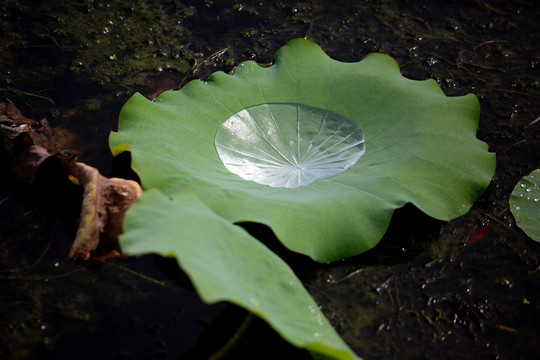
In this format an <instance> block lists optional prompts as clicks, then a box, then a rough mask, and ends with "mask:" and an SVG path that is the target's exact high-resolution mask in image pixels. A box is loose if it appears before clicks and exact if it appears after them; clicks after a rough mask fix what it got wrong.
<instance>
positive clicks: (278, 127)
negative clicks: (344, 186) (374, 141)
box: [215, 103, 366, 188]
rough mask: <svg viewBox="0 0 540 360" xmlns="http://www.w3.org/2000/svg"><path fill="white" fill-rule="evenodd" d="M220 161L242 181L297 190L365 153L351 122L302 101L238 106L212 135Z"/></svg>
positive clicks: (343, 168)
mask: <svg viewBox="0 0 540 360" xmlns="http://www.w3.org/2000/svg"><path fill="white" fill-rule="evenodd" d="M215 146H216V151H217V153H218V156H219V158H220V159H221V161H222V162H223V165H225V167H226V168H227V169H228V170H229V171H231V172H232V173H234V174H236V175H238V176H240V177H241V178H243V179H245V180H250V181H254V182H256V183H259V184H263V185H268V186H271V187H284V188H297V187H302V186H306V185H309V184H312V183H313V182H315V181H317V180H320V179H324V178H329V177H332V176H335V175H338V174H341V173H342V172H344V171H346V170H347V169H349V168H350V167H351V166H353V165H354V164H356V162H357V161H358V159H360V157H362V155H363V154H364V153H365V151H366V148H365V143H364V134H363V133H362V131H361V130H360V128H358V126H357V125H356V124H355V123H354V122H352V121H351V120H349V119H347V118H345V117H343V116H341V115H339V114H337V113H335V112H332V111H329V110H325V109H320V108H316V107H312V106H307V105H302V104H290V103H271V104H262V105H256V106H252V107H248V108H246V109H243V110H241V111H239V112H237V113H236V114H234V115H233V116H231V117H230V118H228V119H227V120H226V121H225V122H223V123H222V124H221V125H220V126H219V128H218V130H217V132H216V137H215Z"/></svg>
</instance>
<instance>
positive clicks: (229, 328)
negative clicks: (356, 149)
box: [0, 0, 540, 360]
mask: <svg viewBox="0 0 540 360" xmlns="http://www.w3.org/2000/svg"><path fill="white" fill-rule="evenodd" d="M539 15H540V12H539V10H538V6H535V5H534V4H533V2H529V1H514V2H507V1H496V0H493V1H481V0H480V1H465V0H461V1H445V2H422V1H406V0H388V1H340V0H337V1H332V2H326V1H304V2H292V1H263V2H261V1H243V2H232V1H219V0H215V1H212V0H206V1H203V0H201V1H196V0H191V1H188V0H186V1H174V0H171V1H165V0H164V1H161V2H152V1H109V2H107V1H64V2H58V1H41V2H39V3H37V2H35V1H22V0H21V1H11V0H4V1H3V2H2V3H1V4H0V33H1V34H2V42H1V44H0V46H1V47H2V48H1V52H0V100H1V101H2V102H5V101H7V100H6V99H9V100H11V101H13V103H14V104H15V105H16V106H17V107H18V108H19V109H20V110H21V111H22V112H23V114H24V115H25V116H27V117H29V118H32V119H36V120H40V119H42V118H46V119H47V120H48V121H49V124H50V127H51V131H52V134H53V139H54V140H55V143H54V145H55V146H56V148H57V149H74V150H76V151H78V152H79V154H80V155H79V159H80V161H83V162H85V163H87V164H89V165H92V166H95V167H97V168H98V169H99V170H100V171H101V172H102V173H103V174H105V175H107V176H110V175H117V174H120V175H125V176H127V175H126V174H127V172H125V171H123V170H122V168H121V167H119V166H116V164H115V162H114V161H113V160H112V157H111V155H110V152H109V149H108V145H107V139H108V134H109V132H110V131H111V130H114V129H115V128H116V126H117V117H118V113H119V111H120V108H121V107H122V105H123V104H124V102H125V101H126V100H127V99H128V98H129V97H130V96H131V95H132V94H133V93H134V92H136V91H139V92H142V93H143V94H144V95H145V96H147V97H149V98H154V97H155V96H156V95H157V94H158V93H159V92H161V91H163V90H168V89H177V88H179V87H180V86H181V84H184V83H186V82H187V81H189V80H191V79H194V78H205V77H207V76H208V75H210V74H211V73H212V72H214V71H217V70H223V71H230V70H231V69H233V68H234V66H235V65H237V64H239V63H240V62H242V61H244V60H248V59H251V60H257V61H259V62H261V63H270V62H271V61H272V57H273V54H274V53H275V52H276V50H277V49H279V47H281V46H282V45H284V44H285V43H286V42H287V41H288V40H290V39H292V38H296V37H304V36H308V37H309V38H310V39H312V40H314V41H315V42H317V43H318V44H319V45H320V46H321V47H322V48H323V49H324V50H325V51H326V52H327V53H328V54H329V55H330V56H332V57H333V58H335V59H338V60H341V61H347V62H352V61H359V60H361V59H362V58H363V57H364V56H365V55H366V54H368V53H370V52H373V51H378V52H383V53H386V54H388V55H391V56H392V57H394V58H395V59H396V60H397V61H398V63H399V64H400V66H401V70H402V73H403V74H404V75H405V76H407V77H409V78H412V79H426V78H434V79H436V80H437V81H438V83H439V84H440V85H441V87H442V88H443V90H444V91H445V93H446V94H447V95H463V94H466V93H470V92H472V93H475V94H477V95H478V97H479V99H480V103H481V107H482V115H481V120H480V127H479V131H478V137H479V138H480V139H482V140H483V141H486V142H487V143H488V144H489V147H490V150H491V151H494V152H496V154H497V161H498V163H497V171H496V174H495V177H494V179H493V181H492V184H491V185H490V187H489V188H488V190H487V191H486V192H485V193H484V195H483V196H482V198H481V199H480V200H479V201H478V202H477V203H476V204H475V206H474V207H473V209H472V210H471V211H470V212H469V213H468V214H466V215H465V216H462V217H461V218H458V219H456V220H454V221H451V222H449V223H442V222H438V221H435V220H433V219H430V218H429V217H427V216H425V215H423V214H421V213H420V212H419V211H418V210H416V209H414V208H413V207H412V206H406V207H405V208H403V209H400V210H398V211H397V212H396V214H395V216H394V218H393V221H392V224H391V226H390V229H389V232H388V233H387V235H386V236H385V238H384V239H383V241H382V242H381V243H380V244H379V245H378V246H377V247H376V248H375V249H373V250H372V251H370V252H368V253H366V254H363V255H361V256H358V257H356V258H353V259H349V260H347V261H343V262H340V263H336V264H328V265H316V264H313V263H312V262H309V261H306V260H305V259H303V258H301V257H298V256H295V255H292V254H288V253H286V252H285V251H284V250H283V249H282V248H281V247H280V245H278V243H277V241H276V240H275V239H273V238H272V236H271V233H270V232H269V231H268V229H265V228H264V227H262V226H251V227H249V229H248V230H249V231H251V232H253V233H255V234H258V235H259V237H261V238H262V239H264V241H265V242H266V243H267V244H268V245H269V246H270V247H272V248H273V249H275V250H276V252H278V253H279V254H281V255H283V257H285V258H286V259H287V260H288V261H290V263H291V264H292V266H293V268H294V269H295V271H296V272H297V273H298V274H299V276H300V277H301V278H302V280H303V281H304V283H305V285H306V287H307V288H308V290H309V291H310V293H311V294H312V295H313V296H314V298H315V299H316V300H317V302H318V303H319V304H320V306H321V308H322V309H323V311H324V312H325V314H326V315H327V316H328V317H329V319H330V321H331V322H332V324H333V325H334V326H335V327H336V329H337V330H338V332H339V333H340V334H341V335H342V336H343V338H344V339H345V340H346V341H347V343H348V344H349V345H350V346H351V347H352V348H353V349H354V350H355V351H356V352H357V354H359V355H360V356H362V357H364V358H365V359H367V360H373V359H448V358H453V359H454V358H459V359H479V358H485V359H535V358H537V355H538V354H540V341H539V340H540V290H539V289H540V246H539V244H537V243H535V242H533V241H532V240H531V239H529V238H528V237H527V236H525V235H524V234H523V233H522V232H521V231H520V230H519V229H518V228H517V227H516V226H515V223H514V220H513V218H512V216H511V214H510V213H509V211H508V196H509V194H510V192H511V191H512V189H513V187H514V186H515V184H516V183H517V181H518V180H519V178H520V177H521V176H523V175H526V174H528V173H530V172H531V171H532V170H534V169H536V168H539V167H540V122H539V121H538V120H537V119H538V117H539V116H540V106H539V103H540V89H539V87H540V74H539V67H540V50H539V47H538V44H539V43H540V42H539V40H540V39H539V35H538V34H539V33H540V32H539V30H540V29H539V26H538V19H539V18H540V17H539ZM195 64H197V66H194V65H195ZM2 160H5V159H2ZM2 165H3V166H4V169H2V172H1V175H2V178H1V179H2V180H1V181H2V182H1V185H0V323H1V324H2V327H1V328H0V358H2V359H43V358H56V359H74V358H77V359H92V358H96V357H99V358H104V359H152V358H162V359H175V358H194V359H198V358H203V359H204V358H210V357H211V356H212V354H216V353H218V351H219V349H220V348H222V346H223V345H224V344H225V343H226V342H227V341H228V339H230V338H231V337H232V336H233V335H234V334H235V333H236V332H237V330H238V329H241V328H242V324H245V323H246V322H245V320H246V318H247V319H249V317H247V315H246V313H245V312H244V311H243V310H241V309H238V308H235V307H234V306H232V305H228V304H214V305H206V304H204V303H202V302H201V301H200V300H199V298H198V296H197V294H196V293H195V292H194V291H193V289H192V288H191V286H190V283H189V280H188V279H187V278H186V277H185V276H184V275H183V274H182V273H181V272H180V271H179V270H178V269H177V268H176V267H175V265H174V263H171V261H169V260H164V259H161V258H158V257H154V256H150V255H149V256H144V257H142V258H128V259H122V260H116V261H111V262H106V263H104V264H101V265H96V266H94V267H92V268H89V269H85V268H81V267H79V266H78V265H76V264H74V263H73V262H71V261H69V260H67V259H66V255H67V251H68V250H69V247H70V245H71V241H72V240H73V238H74V234H75V230H76V219H77V216H78V207H77V202H78V201H80V197H79V196H80V193H78V192H77V190H76V189H73V188H70V187H68V186H67V185H66V187H62V186H57V187H56V188H45V189H40V191H38V192H31V191H28V190H25V191H20V189H17V187H16V186H14V184H12V183H10V182H9V177H8V175H7V173H6V169H5V166H6V162H5V161H2ZM475 235H477V236H475ZM471 239H474V242H471ZM248 326H249V327H248V330H247V331H246V332H245V333H244V335H243V336H242V337H241V338H240V340H239V342H238V343H237V344H236V346H235V347H234V348H233V349H232V350H231V351H230V352H229V353H228V354H226V355H224V358H230V359H238V358H257V359H259V358H276V357H277V356H281V355H282V354H290V355H291V356H293V357H295V358H309V356H308V355H307V354H306V353H304V352H303V351H301V350H297V349H294V348H292V347H291V346H289V345H287V344H286V343H285V342H283V341H282V340H281V339H280V338H279V337H278V336H277V335H275V334H274V333H273V332H272V331H271V330H270V329H269V328H268V327H267V326H266V325H265V324H264V323H263V322H261V321H258V320H253V321H251V322H249V324H248Z"/></svg>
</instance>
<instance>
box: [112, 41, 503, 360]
mask: <svg viewBox="0 0 540 360" xmlns="http://www.w3.org/2000/svg"><path fill="white" fill-rule="evenodd" d="M246 114H247V115H246ZM306 114H308V116H306ZM478 116H479V106H478V102H477V99H476V97H475V96H474V95H467V96H463V97H454V98H449V97H446V96H445V95H444V94H443V93H442V91H441V89H440V88H439V86H438V85H437V84H436V82H435V81H433V80H428V81H413V80H408V79H406V78H404V77H403V76H401V74H400V72H399V67H398V65H397V64H396V63H395V61H394V60H393V59H391V58H390V57H388V56H385V55H381V54H372V55H369V56H367V57H366V58H365V59H364V60H362V61H360V62H358V63H350V64H347V63H342V62H338V61H335V60H332V59H330V58H329V57H328V56H327V55H326V54H325V53H324V52H323V51H322V50H321V49H320V48H319V47H318V46H317V45H316V44H314V43H313V42H311V41H309V40H304V39H297V40H293V41H291V42H289V43H288V44H287V45H286V46H284V47H283V48H282V49H280V50H279V52H278V53H277V54H276V57H275V62H274V64H273V65H272V66H269V67H264V66H259V65H258V64H256V63H255V62H252V61H248V62H244V63H242V64H240V65H239V66H238V67H237V69H236V70H235V73H234V74H233V75H227V74H224V73H221V72H218V73H215V74H213V75H212V76H210V77H209V78H208V80H207V81H206V82H201V81H192V82H190V83H189V84H188V85H186V86H185V87H184V88H183V89H181V90H180V91H169V92H165V93H163V94H161V95H160V96H159V97H158V99H157V100H156V101H155V102H151V101H148V100H147V99H145V98H144V97H143V96H142V95H140V94H136V95H134V96H133V97H132V98H131V99H130V100H129V101H128V103H127V104H126V105H125V106H124V108H123V109H122V112H121V114H120V125H119V127H120V130H119V132H118V133H113V134H111V138H110V144H111V147H112V148H113V152H114V153H118V152H121V151H125V150H130V151H131V152H132V159H133V162H132V166H133V168H134V170H135V171H137V173H138V174H139V176H140V177H141V180H142V184H143V187H144V188H145V189H146V190H148V189H158V190H159V191H156V190H154V191H149V192H148V191H147V192H146V193H145V194H144V195H143V196H142V197H141V198H140V200H139V201H138V202H137V203H136V204H135V205H134V206H133V207H132V209H131V210H130V211H129V212H128V214H127V217H126V222H125V224H124V225H125V231H126V232H125V234H124V235H123V236H121V238H120V245H121V247H122V249H123V251H125V252H128V253H134V254H139V253H144V252H158V253H161V254H164V255H174V256H175V257H176V258H177V259H178V261H179V264H180V265H181V267H182V268H183V269H184V271H186V273H187V274H188V275H189V276H190V278H191V279H192V281H193V283H194V285H195V287H196V288H197V289H198V290H199V292H200V293H201V296H202V297H203V299H205V300H206V301H217V300H228V301H232V302H234V303H237V304H238V305H240V306H243V307H245V308H246V309H249V310H250V311H252V312H254V313H256V314H258V315H259V316H261V317H262V318H264V319H265V320H266V321H268V322H269V323H270V324H271V325H272V326H273V327H274V328H275V329H276V330H277V331H278V332H279V333H280V334H281V335H282V336H283V337H284V338H285V339H287V340H288V341H290V342H291V343H292V344H295V345H297V346H300V347H305V348H307V349H308V350H310V351H312V352H313V353H314V354H315V355H318V356H323V357H324V356H329V357H333V358H342V359H346V358H353V357H354V356H355V355H354V354H353V352H352V351H351V350H349V349H348V348H347V346H346V345H345V344H344V343H343V342H342V341H341V340H340V339H339V337H338V336H337V335H336V334H335V332H334V331H333V329H332V328H331V326H330V325H329V323H328V322H327V320H326V319H325V318H324V317H323V316H322V314H321V313H320V311H319V309H318V308H317V307H316V306H315V304H314V303H313V301H312V300H311V298H310V297H309V295H308V294H307V292H305V290H304V289H303V288H302V287H301V284H300V282H299V281H298V280H297V279H296V278H295V277H294V274H293V273H292V272H291V270H290V269H289V268H288V266H287V265H286V264H285V263H283V262H282V261H281V260H280V259H279V258H277V257H276V256H275V255H274V254H272V253H271V252H270V251H269V250H268V249H266V248H265V247H264V246H262V245H261V244H260V243H258V242H257V241H256V240H255V239H253V238H252V237H250V236H249V235H247V233H245V232H244V231H243V230H242V229H240V228H239V227H237V226H235V225H233V224H234V223H235V222H240V221H255V222H260V223H264V224H266V225H268V226H270V227H271V228H272V230H273V231H274V232H275V234H276V235H277V237H278V238H279V239H280V241H282V242H283V244H284V245H285V246H287V247H288V248H290V249H292V250H294V251H297V252H300V253H303V254H307V255H309V256H311V257H312V258H313V259H315V260H317V261H333V260H337V259H341V258H345V257H349V256H353V255H356V254H359V253H361V252H363V251H366V250H368V249H370V248H372V247H373V246H375V244H376V243H377V242H378V241H379V240H380V239H381V237H382V236H383V234H384V232H385V231H386V228H387V226H388V223H389V221H390V218H391V216H392V213H393V211H394V210H395V209H396V208H398V207H400V206H402V205H404V204H405V203H407V202H411V203H413V204H415V205H416V206H417V207H418V208H420V209H421V210H423V211H424V212H426V213H427V214H429V215H431V216H433V217H436V218H438V219H445V220H448V219H452V218H454V217H457V216H459V215H461V214H463V213H465V212H466V211H467V210H468V209H469V208H470V206H471V205H472V204H473V202H474V201H475V199H476V198H477V197H478V196H479V195H480V194H481V193H482V192H483V191H484V189H485V188H486V186H487V185H488V183H489V181H490V179H491V177H492V175H493V172H494V167H495V157H494V155H493V154H491V153H489V152H488V151H487V146H486V144H485V143H483V142H481V141H479V140H478V139H477V138H476V136H475V133H476V129H477V125H478ZM310 119H311V120H310ZM323 135H324V136H327V138H325V137H324V136H323ZM275 142H277V143H275ZM337 148H340V149H339V150H336V149H337ZM313 149H315V152H313ZM287 152H289V153H287ZM321 153H324V154H323V155H322V156H319V155H321ZM278 158H279V159H278ZM314 158H317V159H316V161H314V162H311V160H313V159H314ZM321 159H322V160H321ZM328 159H331V160H330V161H328ZM282 160H284V161H282ZM304 160H306V162H304ZM308 160H309V161H308ZM297 161H298V163H297ZM321 161H322V163H324V164H321ZM278 163H279V164H278ZM282 163H288V165H287V166H288V167H289V168H288V169H286V170H284V169H283V164H282ZM329 163H331V164H330V165H329ZM243 164H245V165H246V168H243ZM276 166H277V167H278V170H279V171H278V172H277V175H276V168H275V167H276ZM291 166H292V168H291ZM282 170H284V171H282ZM254 171H255V173H254ZM268 171H270V172H271V173H272V174H273V175H271V176H270V177H269V175H268V174H267V172H268ZM304 171H306V173H304ZM257 172H262V175H261V173H257ZM283 174H286V176H288V177H289V178H288V180H283V178H282V177H281V176H282V175H283ZM306 174H308V175H309V176H307V177H303V176H304V175H306ZM261 176H262V178H261ZM295 176H296V178H295ZM166 196H168V197H170V198H172V199H173V200H168V199H167V198H166Z"/></svg>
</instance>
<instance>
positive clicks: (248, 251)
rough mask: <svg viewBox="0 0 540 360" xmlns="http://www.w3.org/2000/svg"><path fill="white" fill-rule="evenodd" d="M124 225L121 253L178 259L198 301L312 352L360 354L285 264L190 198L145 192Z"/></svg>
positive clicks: (342, 356)
mask: <svg viewBox="0 0 540 360" xmlns="http://www.w3.org/2000/svg"><path fill="white" fill-rule="evenodd" d="M141 219H144V221H141ZM149 224H151V226H149ZM125 227H126V229H127V231H126V232H125V234H123V235H122V236H121V237H120V245H121V247H122V250H123V251H125V252H127V253H130V254H145V253H149V252H154V253H158V254H161V255H163V256H174V257H176V259H177V260H178V263H179V265H180V267H181V268H182V269H183V270H184V271H185V272H186V273H187V274H188V275H189V277H190V279H191V281H192V282H193V285H194V286H195V288H196V289H197V291H198V293H199V295H200V296H201V298H202V299H203V300H204V301H206V302H216V301H221V300H227V301H230V302H232V303H235V304H238V305H240V306H242V307H244V308H246V309H248V310H250V311H251V312H252V313H254V314H256V315H258V316H260V317H261V318H263V319H264V320H266V321H267V322H268V323H269V324H270V325H271V326H272V327H273V328H274V329H275V330H276V331H277V332H278V333H279V334H281V336H283V337H284V338H285V339H286V340H287V341H289V342H290V343H291V344H293V345H295V346H297V347H301V348H306V349H307V350H308V351H310V352H313V353H314V355H323V356H327V357H330V358H334V359H358V358H357V357H356V355H354V353H353V352H352V351H351V350H350V349H349V348H348V347H347V345H346V344H345V343H344V342H343V340H341V338H340V337H339V336H338V335H337V333H336V332H335V331H334V329H333V328H332V326H331V325H330V323H329V322H328V320H327V319H326V318H325V317H324V315H323V314H322V313H321V311H320V310H319V307H318V306H317V304H316V303H315V302H314V301H313V299H312V298H311V296H310V295H309V294H308V292H307V291H306V290H305V289H304V287H303V285H302V283H301V282H300V281H299V280H298V278H297V277H296V275H295V274H294V273H293V271H292V270H291V269H290V268H289V266H288V265H287V264H286V263H285V262H284V261H283V260H281V258H280V257H278V256H277V255H275V254H274V253H273V252H271V251H270V250H268V248H266V247H265V246H264V245H263V244H262V243H261V242H259V241H258V240H256V239H254V238H253V237H251V236H250V235H249V234H248V233H247V232H246V231H245V230H244V229H242V228H241V227H239V226H236V225H232V224H231V223H229V222H228V221H226V220H224V219H222V218H220V217H219V216H217V215H216V214H214V213H213V212H212V210H211V209H209V208H208V207H207V206H206V205H204V204H203V203H202V202H201V201H200V200H199V199H197V198H196V197H194V196H190V195H186V196H182V197H178V198H175V199H173V200H170V199H168V198H167V197H166V196H165V195H163V194H162V193H160V192H159V191H157V190H150V191H146V192H145V193H144V194H143V195H142V196H141V197H140V198H139V200H137V205H136V206H134V207H133V208H132V209H131V210H130V211H129V212H128V214H127V216H126V219H125ZM142 238H143V239H146V240H147V241H140V239H142Z"/></svg>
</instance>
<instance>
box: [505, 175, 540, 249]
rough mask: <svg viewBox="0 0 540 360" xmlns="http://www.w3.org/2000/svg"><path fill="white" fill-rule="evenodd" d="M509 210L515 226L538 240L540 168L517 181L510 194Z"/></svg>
mask: <svg viewBox="0 0 540 360" xmlns="http://www.w3.org/2000/svg"><path fill="white" fill-rule="evenodd" d="M510 211H511V212H512V214H513V215H514V218H515V219H516V224H517V226H519V227H520V228H521V229H522V230H523V231H524V232H525V234H527V235H528V236H530V238H531V239H533V240H536V241H538V242H540V169H538V170H535V171H533V172H532V173H530V174H529V175H527V176H524V177H522V178H521V180H520V181H519V182H518V184H517V185H516V187H515V188H514V190H513V191H512V194H511V195H510Z"/></svg>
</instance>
